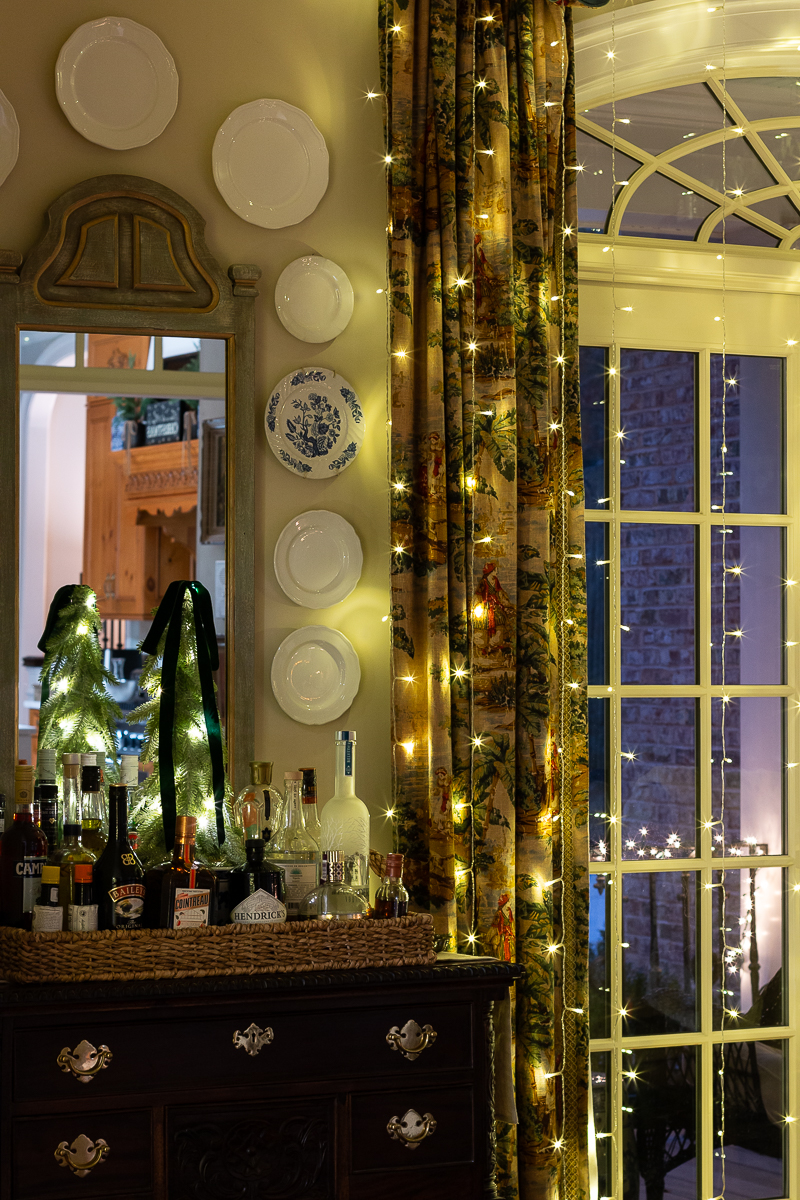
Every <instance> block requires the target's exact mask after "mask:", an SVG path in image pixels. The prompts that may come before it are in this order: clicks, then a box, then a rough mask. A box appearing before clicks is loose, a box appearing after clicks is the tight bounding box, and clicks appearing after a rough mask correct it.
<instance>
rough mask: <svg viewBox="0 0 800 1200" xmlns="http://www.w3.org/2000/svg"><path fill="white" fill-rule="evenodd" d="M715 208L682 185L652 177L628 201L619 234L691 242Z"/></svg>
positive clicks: (660, 177)
mask: <svg viewBox="0 0 800 1200" xmlns="http://www.w3.org/2000/svg"><path fill="white" fill-rule="evenodd" d="M713 211H714V205H713V204H712V203H711V202H710V201H709V200H706V199H704V198H703V197H702V196H698V195H697V193H696V192H695V191H693V190H692V189H691V188H687V187H686V185H685V184H683V183H675V182H674V181H673V180H672V179H667V178H666V177H665V176H664V175H659V174H654V175H650V176H649V177H648V178H647V179H645V180H643V181H642V183H640V184H639V185H638V187H637V188H636V191H635V192H634V193H633V195H632V196H631V198H630V200H629V201H628V206H627V208H626V209H625V212H624V214H623V217H622V220H621V222H620V226H619V231H620V233H621V234H622V235H623V237H658V238H668V239H673V240H674V239H676V238H677V239H680V240H681V241H691V240H693V239H694V238H695V237H696V236H697V233H698V230H699V229H700V226H701V225H702V224H703V221H705V219H706V217H707V216H708V215H709V214H710V213H712V212H713Z"/></svg>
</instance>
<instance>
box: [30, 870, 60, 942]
mask: <svg viewBox="0 0 800 1200" xmlns="http://www.w3.org/2000/svg"><path fill="white" fill-rule="evenodd" d="M63 927H64V910H63V908H62V907H61V905H60V903H59V900H58V867H42V890H41V892H40V893H39V899H38V900H37V901H36V903H35V904H34V906H33V932H34V933H58V932H60V930H61V929H63Z"/></svg>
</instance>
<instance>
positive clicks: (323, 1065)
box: [0, 962, 520, 1200]
mask: <svg viewBox="0 0 800 1200" xmlns="http://www.w3.org/2000/svg"><path fill="white" fill-rule="evenodd" d="M519 974H520V968H518V967H516V966H514V965H512V964H507V963H500V962H492V963H486V962H482V963H476V964H474V965H470V964H465V965H462V964H460V963H459V964H458V965H450V964H448V965H439V966H435V967H407V968H380V969H378V968H373V969H364V970H353V971H333V972H309V973H304V974H298V975H283V976H280V975H270V976H257V977H252V976H251V977H241V976H239V977H230V978H228V977H225V978H218V979H203V980H164V981H137V982H133V983H94V984H82V985H77V984H76V985H57V986H49V987H31V986H28V987H21V986H16V985H9V984H4V985H2V984H0V1024H1V1025H2V1032H1V1036H2V1046H3V1054H2V1082H1V1083H0V1088H1V1089H2V1096H1V1097H0V1099H1V1100H2V1125H1V1126H0V1155H1V1165H0V1200H83V1198H84V1197H86V1198H87V1200H88V1198H92V1200H300V1198H301V1197H302V1198H304V1200H434V1198H435V1200H445V1198H447V1200H451V1198H458V1200H472V1198H476V1200H477V1197H481V1198H482V1200H486V1198H488V1197H493V1196H496V1190H495V1186H494V1099H493V1097H494V1073H493V1072H494V1068H493V1061H494V1032H493V1020H492V1012H493V1006H494V1005H495V1003H496V1002H497V1001H500V1000H502V999H504V998H505V997H506V994H507V990H508V988H509V987H510V986H511V984H512V983H513V982H514V980H515V979H516V978H518V976H519ZM409 1021H413V1022H416V1023H417V1025H418V1026H419V1027H420V1028H424V1027H425V1026H430V1028H431V1030H432V1031H433V1032H435V1035H436V1036H435V1038H433V1039H431V1038H430V1034H429V1035H428V1040H429V1042H430V1044H428V1045H427V1046H426V1047H425V1048H424V1049H423V1050H422V1051H421V1052H420V1053H419V1054H417V1055H414V1054H407V1053H406V1052H405V1051H404V1049H403V1046H404V1045H406V1046H408V1045H409V1043H408V1042H407V1041H406V1042H405V1043H403V1042H402V1040H401V1045H400V1047H399V1048H398V1049H393V1046H392V1044H391V1043H390V1042H389V1041H387V1034H389V1033H391V1032H392V1030H395V1031H402V1030H403V1027H404V1026H405V1025H406V1023H407V1022H409ZM82 1043H85V1044H83V1045H82ZM93 1052H94V1053H93ZM390 1127H391V1128H390ZM406 1138H410V1139H412V1140H411V1142H410V1143H409V1142H407V1141H406V1140H405V1139H406ZM70 1164H71V1165H70ZM90 1164H94V1165H90ZM81 1171H83V1172H84V1173H83V1174H81V1173H80V1172H81Z"/></svg>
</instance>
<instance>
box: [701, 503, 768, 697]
mask: <svg viewBox="0 0 800 1200" xmlns="http://www.w3.org/2000/svg"><path fill="white" fill-rule="evenodd" d="M783 539H784V533H783V530H782V529H765V528H763V527H761V528H758V527H754V526H747V525H733V526H731V525H726V526H724V527H716V528H712V530H711V680H712V682H713V683H723V682H725V683H743V684H756V683H781V681H782V678H783V628H782V626H783V619H782V616H783ZM723 563H724V565H725V566H726V567H727V571H726V572H725V580H724V596H723V578H722V568H723ZM723 600H724V611H723ZM723 635H725V678H724V680H723V677H722V639H723Z"/></svg>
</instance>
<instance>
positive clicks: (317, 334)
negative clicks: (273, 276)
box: [275, 254, 353, 342]
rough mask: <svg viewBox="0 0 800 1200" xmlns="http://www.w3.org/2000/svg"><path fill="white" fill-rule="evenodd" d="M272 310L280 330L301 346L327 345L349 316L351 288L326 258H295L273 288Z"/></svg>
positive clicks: (338, 332)
mask: <svg viewBox="0 0 800 1200" xmlns="http://www.w3.org/2000/svg"><path fill="white" fill-rule="evenodd" d="M275 308H276V310H277V313H278V316H279V317H280V319H281V323H282V324H283V326H284V328H285V329H288V330H289V333H291V334H293V335H294V336H295V337H296V338H299V339H300V341H301V342H329V341H331V340H332V338H335V337H338V336H339V334H340V333H341V332H342V331H343V330H344V329H346V328H347V324H348V322H349V320H350V318H351V317H352V315H353V287H352V284H351V283H350V280H349V279H348V278H347V276H346V275H345V273H344V271H343V270H342V268H341V267H339V266H337V265H336V263H335V262H331V260H330V259H329V258H322V257H321V256H320V255H318V254H313V255H308V256H306V257H305V258H296V259H295V260H294V262H291V263H289V266H288V267H287V268H286V270H285V271H283V272H282V274H281V277H280V279H279V280H278V283H277V285H276V287H275Z"/></svg>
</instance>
